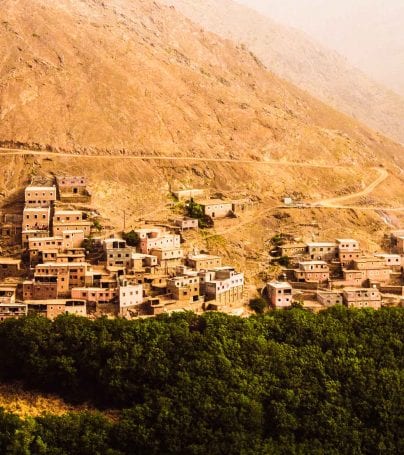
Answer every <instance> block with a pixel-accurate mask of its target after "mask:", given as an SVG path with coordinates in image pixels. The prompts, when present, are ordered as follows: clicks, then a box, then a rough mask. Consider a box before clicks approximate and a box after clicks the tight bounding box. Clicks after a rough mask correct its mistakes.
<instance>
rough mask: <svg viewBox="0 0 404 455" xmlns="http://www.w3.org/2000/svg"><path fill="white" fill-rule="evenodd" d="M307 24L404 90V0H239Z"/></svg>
mask: <svg viewBox="0 0 404 455" xmlns="http://www.w3.org/2000/svg"><path fill="white" fill-rule="evenodd" d="M237 1H238V2H239V3H244V4H246V5H248V6H250V7H254V8H256V9H258V10H260V11H261V12H264V13H266V14H268V15H269V16H271V17H272V18H274V19H277V20H278V21H279V22H282V23H284V24H287V25H291V26H294V27H297V28H300V29H301V30H304V31H305V32H307V33H308V34H309V35H311V36H312V37H314V38H316V39H317V40H319V41H321V42H322V43H323V44H325V45H327V46H328V47H332V48H334V49H336V50H337V51H339V52H340V53H341V54H343V55H345V56H346V57H348V59H349V60H350V61H351V62H352V63H353V64H355V65H356V66H358V67H360V68H362V69H363V70H365V71H366V72H367V73H368V74H370V75H371V76H373V77H374V78H377V79H379V80H381V81H382V82H384V83H385V84H386V85H390V86H391V87H393V88H395V89H396V90H397V91H400V92H401V94H403V95H404V0H237Z"/></svg>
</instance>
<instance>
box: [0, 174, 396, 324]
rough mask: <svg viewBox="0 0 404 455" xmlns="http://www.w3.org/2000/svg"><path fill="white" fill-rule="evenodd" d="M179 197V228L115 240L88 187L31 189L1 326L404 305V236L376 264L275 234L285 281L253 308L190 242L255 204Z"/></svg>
mask: <svg viewBox="0 0 404 455" xmlns="http://www.w3.org/2000/svg"><path fill="white" fill-rule="evenodd" d="M172 197H173V198H174V199H175V201H179V202H181V204H182V207H184V212H183V213H182V214H181V215H178V214H174V213H173V219H172V220H171V223H170V224H169V225H167V224H164V223H155V225H151V224H143V225H139V226H137V227H133V228H132V227H131V229H130V230H129V231H128V232H125V231H124V232H118V231H113V230H112V232H111V230H107V229H105V227H104V226H102V224H101V222H100V217H99V214H98V213H96V212H94V210H91V208H90V205H89V204H90V202H91V192H90V190H89V188H88V182H87V179H86V178H85V177H83V176H56V177H55V179H54V181H53V182H50V183H48V184H47V185H40V184H31V185H30V186H27V187H26V188H25V193H24V207H23V211H22V213H21V214H19V213H2V215H1V216H2V218H1V220H0V235H1V242H2V243H1V244H2V247H3V250H2V253H3V254H2V256H1V257H0V320H5V319H8V318H18V317H20V316H24V315H27V314H40V315H43V316H45V317H47V318H49V319H54V318H56V317H57V316H58V315H61V314H75V315H79V316H86V317H90V318H95V317H100V316H103V315H104V316H108V317H123V318H127V319H131V318H145V317H153V316H156V315H159V314H164V313H166V314H170V313H172V312H176V311H194V312H196V313H202V312H204V311H223V312H226V313H229V314H234V315H240V316H242V315H243V316H248V315H249V314H251V313H252V310H251V306H250V303H251V301H252V300H257V299H260V300H261V302H264V301H265V302H266V303H265V306H266V307H267V308H268V309H287V308H291V307H292V306H294V305H300V306H301V307H303V308H305V309H307V310H310V311H315V312H316V311H320V310H322V309H325V308H328V307H330V306H333V305H338V304H339V305H346V306H347V307H354V308H363V307H370V308H373V309H379V308H380V307H381V306H383V305H401V304H402V303H403V299H404V297H403V289H404V287H403V284H404V280H403V265H404V230H402V231H394V232H391V235H390V237H389V239H388V243H389V251H388V252H380V253H373V254H368V253H366V252H365V251H362V249H361V245H360V243H359V241H357V240H355V239H343V238H340V239H333V240H331V241H328V240H326V239H324V240H322V241H311V242H303V241H299V240H298V239H293V238H290V236H285V235H280V234H277V235H275V236H274V238H273V239H272V247H271V249H270V251H268V263H272V264H274V263H275V264H278V265H279V266H281V267H282V273H280V274H279V275H278V276H274V277H272V279H271V280H268V282H263V283H262V287H260V288H259V289H255V296H254V294H251V292H250V289H249V290H247V287H246V284H247V283H246V279H245V275H244V273H243V271H241V270H236V268H234V267H233V266H232V265H231V264H225V263H224V261H223V259H222V257H221V256H220V255H216V254H210V252H209V251H200V250H198V249H197V248H195V247H192V246H190V245H187V242H186V240H185V238H184V234H185V233H186V232H187V231H190V230H195V231H198V229H201V228H204V229H209V228H211V227H212V226H213V225H214V223H215V220H218V219H223V218H234V220H233V221H234V223H235V224H237V223H238V220H237V217H238V214H239V213H242V212H244V211H246V210H248V207H249V206H250V205H251V201H249V200H244V199H243V200H223V199H218V198H214V199H209V198H206V197H205V193H204V190H200V189H183V190H176V191H172ZM284 202H285V204H289V203H290V201H284ZM5 251H6V252H9V254H8V255H5V254H4V252H5ZM10 252H12V253H10Z"/></svg>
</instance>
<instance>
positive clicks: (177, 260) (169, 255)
mask: <svg viewBox="0 0 404 455" xmlns="http://www.w3.org/2000/svg"><path fill="white" fill-rule="evenodd" d="M150 254H151V255H152V256H155V257H156V258H157V263H158V264H159V265H160V266H161V267H163V268H175V267H177V265H180V264H181V262H182V258H183V256H184V252H183V251H182V249H181V248H178V247H176V248H152V249H151V250H150Z"/></svg>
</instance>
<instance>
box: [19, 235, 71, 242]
mask: <svg viewBox="0 0 404 455" xmlns="http://www.w3.org/2000/svg"><path fill="white" fill-rule="evenodd" d="M39 240H43V241H45V242H47V241H48V242H49V241H50V240H63V237H60V236H56V237H30V238H29V239H28V241H29V242H38V241H39Z"/></svg>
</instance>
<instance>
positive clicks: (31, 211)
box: [22, 207, 50, 231]
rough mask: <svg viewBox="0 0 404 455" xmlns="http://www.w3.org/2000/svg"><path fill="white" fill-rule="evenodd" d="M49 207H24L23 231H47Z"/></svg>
mask: <svg viewBox="0 0 404 455" xmlns="http://www.w3.org/2000/svg"><path fill="white" fill-rule="evenodd" d="M49 223H50V208H49V207H25V208H24V211H23V220H22V229H23V231H27V230H35V231H43V230H47V231H49Z"/></svg>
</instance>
